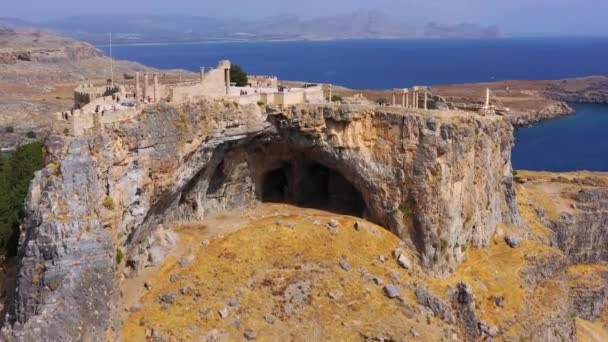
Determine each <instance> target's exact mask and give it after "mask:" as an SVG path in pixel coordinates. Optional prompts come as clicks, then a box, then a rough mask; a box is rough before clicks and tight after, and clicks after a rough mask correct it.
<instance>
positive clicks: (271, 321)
mask: <svg viewBox="0 0 608 342" xmlns="http://www.w3.org/2000/svg"><path fill="white" fill-rule="evenodd" d="M264 320H265V321H266V323H268V324H274V321H275V320H276V317H274V315H272V314H266V315H264Z"/></svg>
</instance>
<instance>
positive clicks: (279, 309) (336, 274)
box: [122, 215, 443, 341]
mask: <svg viewBox="0 0 608 342" xmlns="http://www.w3.org/2000/svg"><path fill="white" fill-rule="evenodd" d="M334 216H335V215H334ZM336 217H337V216H336ZM328 218H329V216H324V215H321V216H319V215H315V216H308V217H303V216H299V215H298V216H291V217H283V218H281V219H280V220H281V221H282V222H284V223H285V225H284V226H277V225H276V218H266V219H261V220H258V221H255V222H253V223H252V224H250V225H249V226H248V227H246V228H245V229H242V230H240V231H238V232H236V233H232V234H230V235H228V236H226V237H225V238H223V239H217V240H215V241H212V243H211V244H210V246H208V247H205V246H202V245H200V244H198V247H196V249H195V250H193V254H194V255H195V260H194V262H193V263H192V264H191V265H189V266H187V267H183V268H182V267H179V266H178V265H177V264H176V259H175V258H171V259H170V260H168V261H167V262H166V263H165V265H163V267H162V268H161V270H159V272H157V273H156V274H155V275H154V276H153V280H152V282H153V284H155V285H154V289H153V290H152V291H151V292H150V293H147V294H146V295H145V296H144V297H143V298H142V302H143V304H144V309H143V310H142V311H141V312H138V313H134V314H131V315H130V316H129V317H128V319H127V321H126V324H125V326H124V329H123V331H122V339H123V340H125V341H133V340H143V339H144V334H145V328H146V326H150V327H154V329H155V330H157V331H160V332H161V333H162V334H165V335H167V336H171V337H173V338H175V339H178V340H180V339H181V340H192V339H195V338H197V337H200V336H201V335H202V334H204V333H205V332H207V331H209V330H211V329H214V328H217V329H225V330H227V331H229V332H230V333H231V334H232V336H236V337H241V336H242V334H243V331H244V330H245V329H251V330H253V331H256V332H257V334H258V338H259V339H261V340H296V341H307V340H311V341H312V340H328V339H329V340H342V341H348V340H359V339H360V336H361V335H360V334H369V335H375V334H381V333H385V332H388V333H391V334H393V336H405V335H406V334H409V330H410V328H411V327H415V328H416V329H417V330H418V331H419V332H420V333H421V334H422V337H423V338H424V339H425V340H436V339H437V338H438V337H439V336H440V334H442V333H443V332H442V329H441V328H439V327H440V326H441V325H442V323H441V322H433V324H434V327H435V328H436V329H435V328H434V329H428V328H427V327H426V325H427V323H426V322H422V320H420V319H417V318H416V317H415V315H414V311H413V309H412V308H415V306H416V305H415V303H414V296H413V290H411V291H407V290H406V289H405V288H402V294H403V296H404V297H405V298H406V305H403V304H399V303H398V302H397V301H395V300H389V299H388V298H386V297H385V296H384V294H383V292H382V287H381V286H378V285H376V284H374V283H373V282H372V281H371V280H369V279H366V278H363V277H361V275H360V273H359V272H358V269H359V268H360V267H365V268H366V269H367V270H368V271H369V272H370V273H371V274H374V275H376V276H378V277H380V278H382V279H383V280H384V282H385V283H388V282H390V279H391V277H390V274H391V272H395V273H397V274H398V275H399V277H400V280H401V283H402V284H405V283H407V282H408V281H410V280H411V279H413V276H412V275H410V274H408V272H406V271H405V270H403V269H401V268H400V267H399V266H398V265H397V263H396V262H395V260H394V259H393V258H392V257H391V253H392V251H393V250H394V248H395V247H396V246H397V245H398V243H399V239H398V238H397V237H395V236H394V235H392V234H391V233H389V232H388V231H386V230H384V229H383V228H381V227H378V226H374V225H372V224H367V229H366V230H364V231H356V230H355V229H354V228H353V224H354V219H353V218H350V217H339V221H340V228H339V233H338V235H336V236H334V235H332V234H331V233H330V232H329V231H328V229H327V228H325V227H324V224H325V222H327V220H328ZM314 220H319V221H320V222H322V224H321V225H314V224H313V221H314ZM292 223H293V224H295V225H294V226H293V227H288V224H292ZM188 234H190V233H188ZM188 234H186V235H188ZM181 235H182V236H184V234H181ZM190 236H191V237H193V238H194V239H196V236H194V235H190ZM181 241H182V242H186V243H187V239H184V238H182V239H181ZM379 255H384V256H385V257H386V259H387V261H386V262H385V263H381V262H379V261H378V259H377V258H378V256H379ZM342 259H345V260H347V261H348V262H349V264H350V266H351V269H350V271H349V272H346V271H344V270H342V269H341V268H340V266H339V261H340V260H342ZM170 274H176V275H178V276H179V279H180V280H179V281H177V282H175V283H171V282H170V281H169V279H168V278H169V275H170ZM302 280H309V281H311V283H312V292H311V297H310V303H309V305H307V306H305V307H304V308H303V309H302V310H301V311H298V312H295V313H292V314H289V313H287V312H285V311H284V309H283V304H284V303H283V291H284V289H285V288H286V287H287V286H288V285H290V284H293V283H296V282H298V281H302ZM184 286H189V287H190V288H191V289H192V291H193V293H195V294H194V295H190V296H181V295H180V296H178V299H177V300H176V303H175V304H172V305H170V306H169V308H168V309H167V310H165V311H164V310H162V309H161V307H160V304H159V303H158V302H157V300H156V298H157V297H158V296H159V295H160V294H162V293H166V292H175V293H179V289H180V288H182V287H184ZM238 291H240V293H241V294H240V296H239V298H240V305H239V307H238V308H233V309H231V310H230V316H229V317H228V318H227V319H221V318H220V317H219V315H218V311H219V310H220V309H221V308H223V307H225V306H226V303H227V302H228V301H229V300H230V299H232V298H234V297H235V296H236V294H237V292H238ZM330 291H338V292H341V293H342V294H343V295H342V297H341V298H338V299H331V298H329V296H328V293H329V292H330ZM202 308H205V309H208V311H209V312H208V313H207V314H206V315H204V316H201V315H200V314H199V309H202ZM269 313H272V314H273V315H275V316H276V317H278V319H277V322H275V323H274V324H272V325H270V324H268V323H267V322H265V321H264V315H266V314H269ZM237 317H238V320H239V322H240V324H239V327H238V328H237V327H235V326H234V325H233V323H234V320H235V319H236V318H237ZM387 317H390V318H391V319H386V318H387ZM142 318H145V319H146V320H147V321H148V323H146V324H145V325H144V326H141V325H140V321H141V319H142Z"/></svg>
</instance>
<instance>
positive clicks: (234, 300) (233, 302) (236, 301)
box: [228, 297, 239, 307]
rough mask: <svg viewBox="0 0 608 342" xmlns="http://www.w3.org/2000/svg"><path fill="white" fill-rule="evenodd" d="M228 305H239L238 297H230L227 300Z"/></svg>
mask: <svg viewBox="0 0 608 342" xmlns="http://www.w3.org/2000/svg"><path fill="white" fill-rule="evenodd" d="M228 306H232V307H235V306H239V299H238V298H236V297H235V298H232V299H231V300H230V301H229V302H228Z"/></svg>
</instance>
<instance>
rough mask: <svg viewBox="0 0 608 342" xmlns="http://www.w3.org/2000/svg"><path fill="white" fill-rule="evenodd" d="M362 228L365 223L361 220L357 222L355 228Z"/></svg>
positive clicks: (358, 229)
mask: <svg viewBox="0 0 608 342" xmlns="http://www.w3.org/2000/svg"><path fill="white" fill-rule="evenodd" d="M361 229H363V223H361V221H357V222H355V230H357V231H360V230H361Z"/></svg>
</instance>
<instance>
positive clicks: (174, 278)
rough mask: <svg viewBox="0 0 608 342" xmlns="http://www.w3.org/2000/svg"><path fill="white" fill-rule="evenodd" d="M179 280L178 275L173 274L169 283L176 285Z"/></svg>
mask: <svg viewBox="0 0 608 342" xmlns="http://www.w3.org/2000/svg"><path fill="white" fill-rule="evenodd" d="M178 280H179V276H178V275H177V274H172V275H171V276H170V277H169V281H170V282H172V283H175V282H177V281H178Z"/></svg>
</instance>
